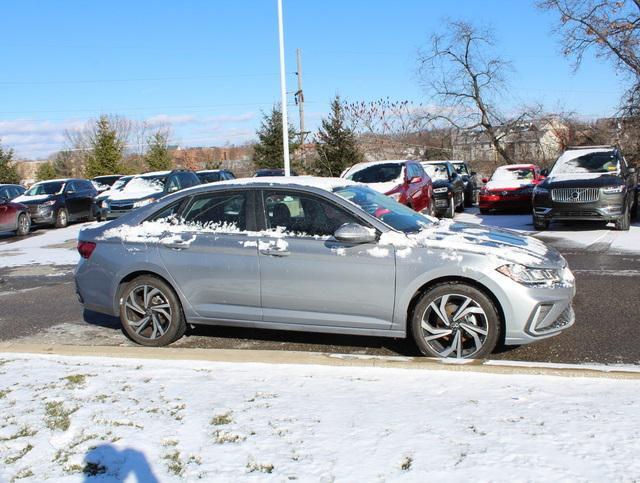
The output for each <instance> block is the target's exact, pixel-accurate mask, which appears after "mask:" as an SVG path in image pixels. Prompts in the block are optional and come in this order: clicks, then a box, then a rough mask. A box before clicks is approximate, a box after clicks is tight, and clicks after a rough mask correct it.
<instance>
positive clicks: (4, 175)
mask: <svg viewBox="0 0 640 483" xmlns="http://www.w3.org/2000/svg"><path fill="white" fill-rule="evenodd" d="M12 160H13V149H9V150H5V149H4V148H3V147H2V144H0V183H9V184H18V183H19V182H20V176H18V171H17V170H16V167H15V166H14V165H13V163H12Z"/></svg>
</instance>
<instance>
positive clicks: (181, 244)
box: [161, 240, 191, 250]
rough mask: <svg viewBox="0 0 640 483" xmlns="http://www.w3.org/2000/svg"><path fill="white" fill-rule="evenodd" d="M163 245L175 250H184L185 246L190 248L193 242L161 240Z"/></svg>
mask: <svg viewBox="0 0 640 483" xmlns="http://www.w3.org/2000/svg"><path fill="white" fill-rule="evenodd" d="M161 243H162V245H163V246H165V247H167V248H172V249H174V250H184V249H185V248H189V246H190V245H191V243H189V242H188V241H184V240H183V241H170V242H161Z"/></svg>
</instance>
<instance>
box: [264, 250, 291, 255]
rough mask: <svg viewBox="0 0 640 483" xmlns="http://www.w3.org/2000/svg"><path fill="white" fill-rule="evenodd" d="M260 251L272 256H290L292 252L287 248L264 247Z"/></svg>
mask: <svg viewBox="0 0 640 483" xmlns="http://www.w3.org/2000/svg"><path fill="white" fill-rule="evenodd" d="M260 253H262V254H263V255H268V256H271V257H288V256H289V254H290V253H291V252H288V251H286V250H273V249H264V250H260Z"/></svg>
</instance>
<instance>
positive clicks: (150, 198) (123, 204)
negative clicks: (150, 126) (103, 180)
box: [101, 169, 200, 220]
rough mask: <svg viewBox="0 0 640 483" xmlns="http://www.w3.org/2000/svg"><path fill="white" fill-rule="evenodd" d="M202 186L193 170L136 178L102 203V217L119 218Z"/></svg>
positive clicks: (162, 172)
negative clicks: (173, 194) (171, 194)
mask: <svg viewBox="0 0 640 483" xmlns="http://www.w3.org/2000/svg"><path fill="white" fill-rule="evenodd" d="M199 184H200V178H198V176H197V175H196V174H195V173H194V172H193V171H191V170H188V169H174V170H173V171H155V172H153V173H145V174H139V175H137V176H134V177H133V178H132V179H131V180H130V181H129V182H128V183H127V184H126V185H125V186H124V188H122V189H121V190H119V191H116V192H115V193H113V194H111V195H109V197H108V198H107V199H106V200H103V201H102V203H101V215H102V217H103V218H106V219H108V220H109V219H113V218H118V217H119V216H121V215H124V214H125V213H128V212H130V211H131V210H133V209H134V208H138V207H140V206H144V205H147V204H149V203H153V202H154V201H157V200H159V199H160V198H162V197H163V196H166V195H168V194H170V193H175V192H176V191H181V190H183V189H185V188H191V187H192V186H196V185H199Z"/></svg>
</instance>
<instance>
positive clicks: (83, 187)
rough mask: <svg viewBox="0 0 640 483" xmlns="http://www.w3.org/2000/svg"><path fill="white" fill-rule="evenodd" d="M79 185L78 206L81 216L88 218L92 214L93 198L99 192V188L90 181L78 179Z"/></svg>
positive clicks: (77, 184)
mask: <svg viewBox="0 0 640 483" xmlns="http://www.w3.org/2000/svg"><path fill="white" fill-rule="evenodd" d="M76 186H78V188H79V191H78V206H79V216H80V217H82V218H88V217H90V216H91V212H92V209H93V199H94V197H95V196H96V195H97V194H98V190H96V189H95V188H94V187H93V184H92V183H91V182H90V181H76Z"/></svg>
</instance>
